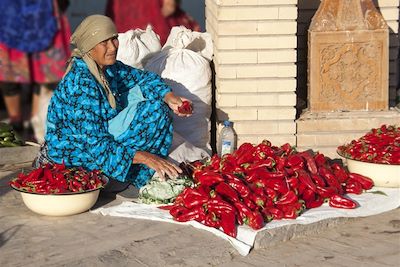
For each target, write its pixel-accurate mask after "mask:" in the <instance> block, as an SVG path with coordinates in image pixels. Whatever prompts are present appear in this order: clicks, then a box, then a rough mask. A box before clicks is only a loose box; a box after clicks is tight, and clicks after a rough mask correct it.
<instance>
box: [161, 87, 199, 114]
mask: <svg viewBox="0 0 400 267" xmlns="http://www.w3.org/2000/svg"><path fill="white" fill-rule="evenodd" d="M164 101H165V103H167V105H168V106H169V107H170V109H172V111H173V112H174V113H175V114H176V115H178V116H179V117H189V116H191V115H192V113H193V107H192V102H191V101H190V100H188V99H186V98H184V97H179V96H176V95H175V94H174V93H172V92H170V93H167V94H166V95H165V97H164Z"/></svg>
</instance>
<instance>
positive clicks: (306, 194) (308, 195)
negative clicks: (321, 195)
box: [301, 188, 315, 200]
mask: <svg viewBox="0 0 400 267" xmlns="http://www.w3.org/2000/svg"><path fill="white" fill-rule="evenodd" d="M301 198H302V199H304V200H310V199H313V198H315V192H314V191H312V190H311V189H309V188H306V189H304V191H303V194H301Z"/></svg>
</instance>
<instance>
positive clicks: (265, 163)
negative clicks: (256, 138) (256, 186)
mask: <svg viewBox="0 0 400 267" xmlns="http://www.w3.org/2000/svg"><path fill="white" fill-rule="evenodd" d="M274 166H275V160H274V159H273V158H272V157H267V158H266V159H263V160H260V161H258V162H255V163H254V164H250V165H249V166H248V167H247V168H245V171H246V172H249V173H250V172H252V171H254V170H257V169H264V170H266V169H272V168H273V167H274Z"/></svg>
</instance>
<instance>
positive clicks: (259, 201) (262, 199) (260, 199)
mask: <svg viewBox="0 0 400 267" xmlns="http://www.w3.org/2000/svg"><path fill="white" fill-rule="evenodd" d="M250 198H251V200H252V202H253V203H254V204H255V205H256V206H258V207H264V205H265V203H266V202H267V197H266V196H265V195H257V194H252V195H250ZM245 204H246V203H245ZM248 207H249V208H251V209H252V210H255V208H252V207H250V206H248Z"/></svg>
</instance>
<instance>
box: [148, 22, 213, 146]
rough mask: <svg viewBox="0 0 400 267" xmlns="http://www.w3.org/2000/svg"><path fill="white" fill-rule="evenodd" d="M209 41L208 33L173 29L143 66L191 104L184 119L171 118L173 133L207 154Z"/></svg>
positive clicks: (209, 102) (209, 87)
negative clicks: (191, 110) (190, 108)
mask: <svg viewBox="0 0 400 267" xmlns="http://www.w3.org/2000/svg"><path fill="white" fill-rule="evenodd" d="M212 50H213V48H212V40H211V36H210V34H208V33H199V32H192V31H191V30H188V29H186V28H185V27H183V26H178V27H174V28H173V29H172V30H171V34H170V36H169V37H168V40H167V43H166V44H165V45H164V47H163V49H162V50H161V51H160V52H159V53H157V54H156V55H154V56H153V57H152V58H151V59H150V60H149V61H148V62H147V64H146V65H145V69H146V70H149V71H152V72H155V73H157V74H159V75H160V76H161V77H162V78H163V79H164V80H165V82H166V83H167V84H168V85H169V86H170V87H171V88H172V91H173V92H174V93H175V94H176V95H179V96H182V97H185V98H187V99H189V100H191V101H192V103H193V109H194V113H193V115H192V116H190V117H188V118H181V117H178V116H176V115H174V120H173V125H174V130H175V131H176V132H177V133H178V134H180V135H181V136H182V137H183V138H184V139H186V140H187V141H188V142H190V143H191V144H193V145H194V146H196V147H199V148H201V149H204V150H206V151H207V152H210V151H211V149H210V116H211V98H212V93H211V67H210V61H211V59H212V54H213V53H212Z"/></svg>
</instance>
